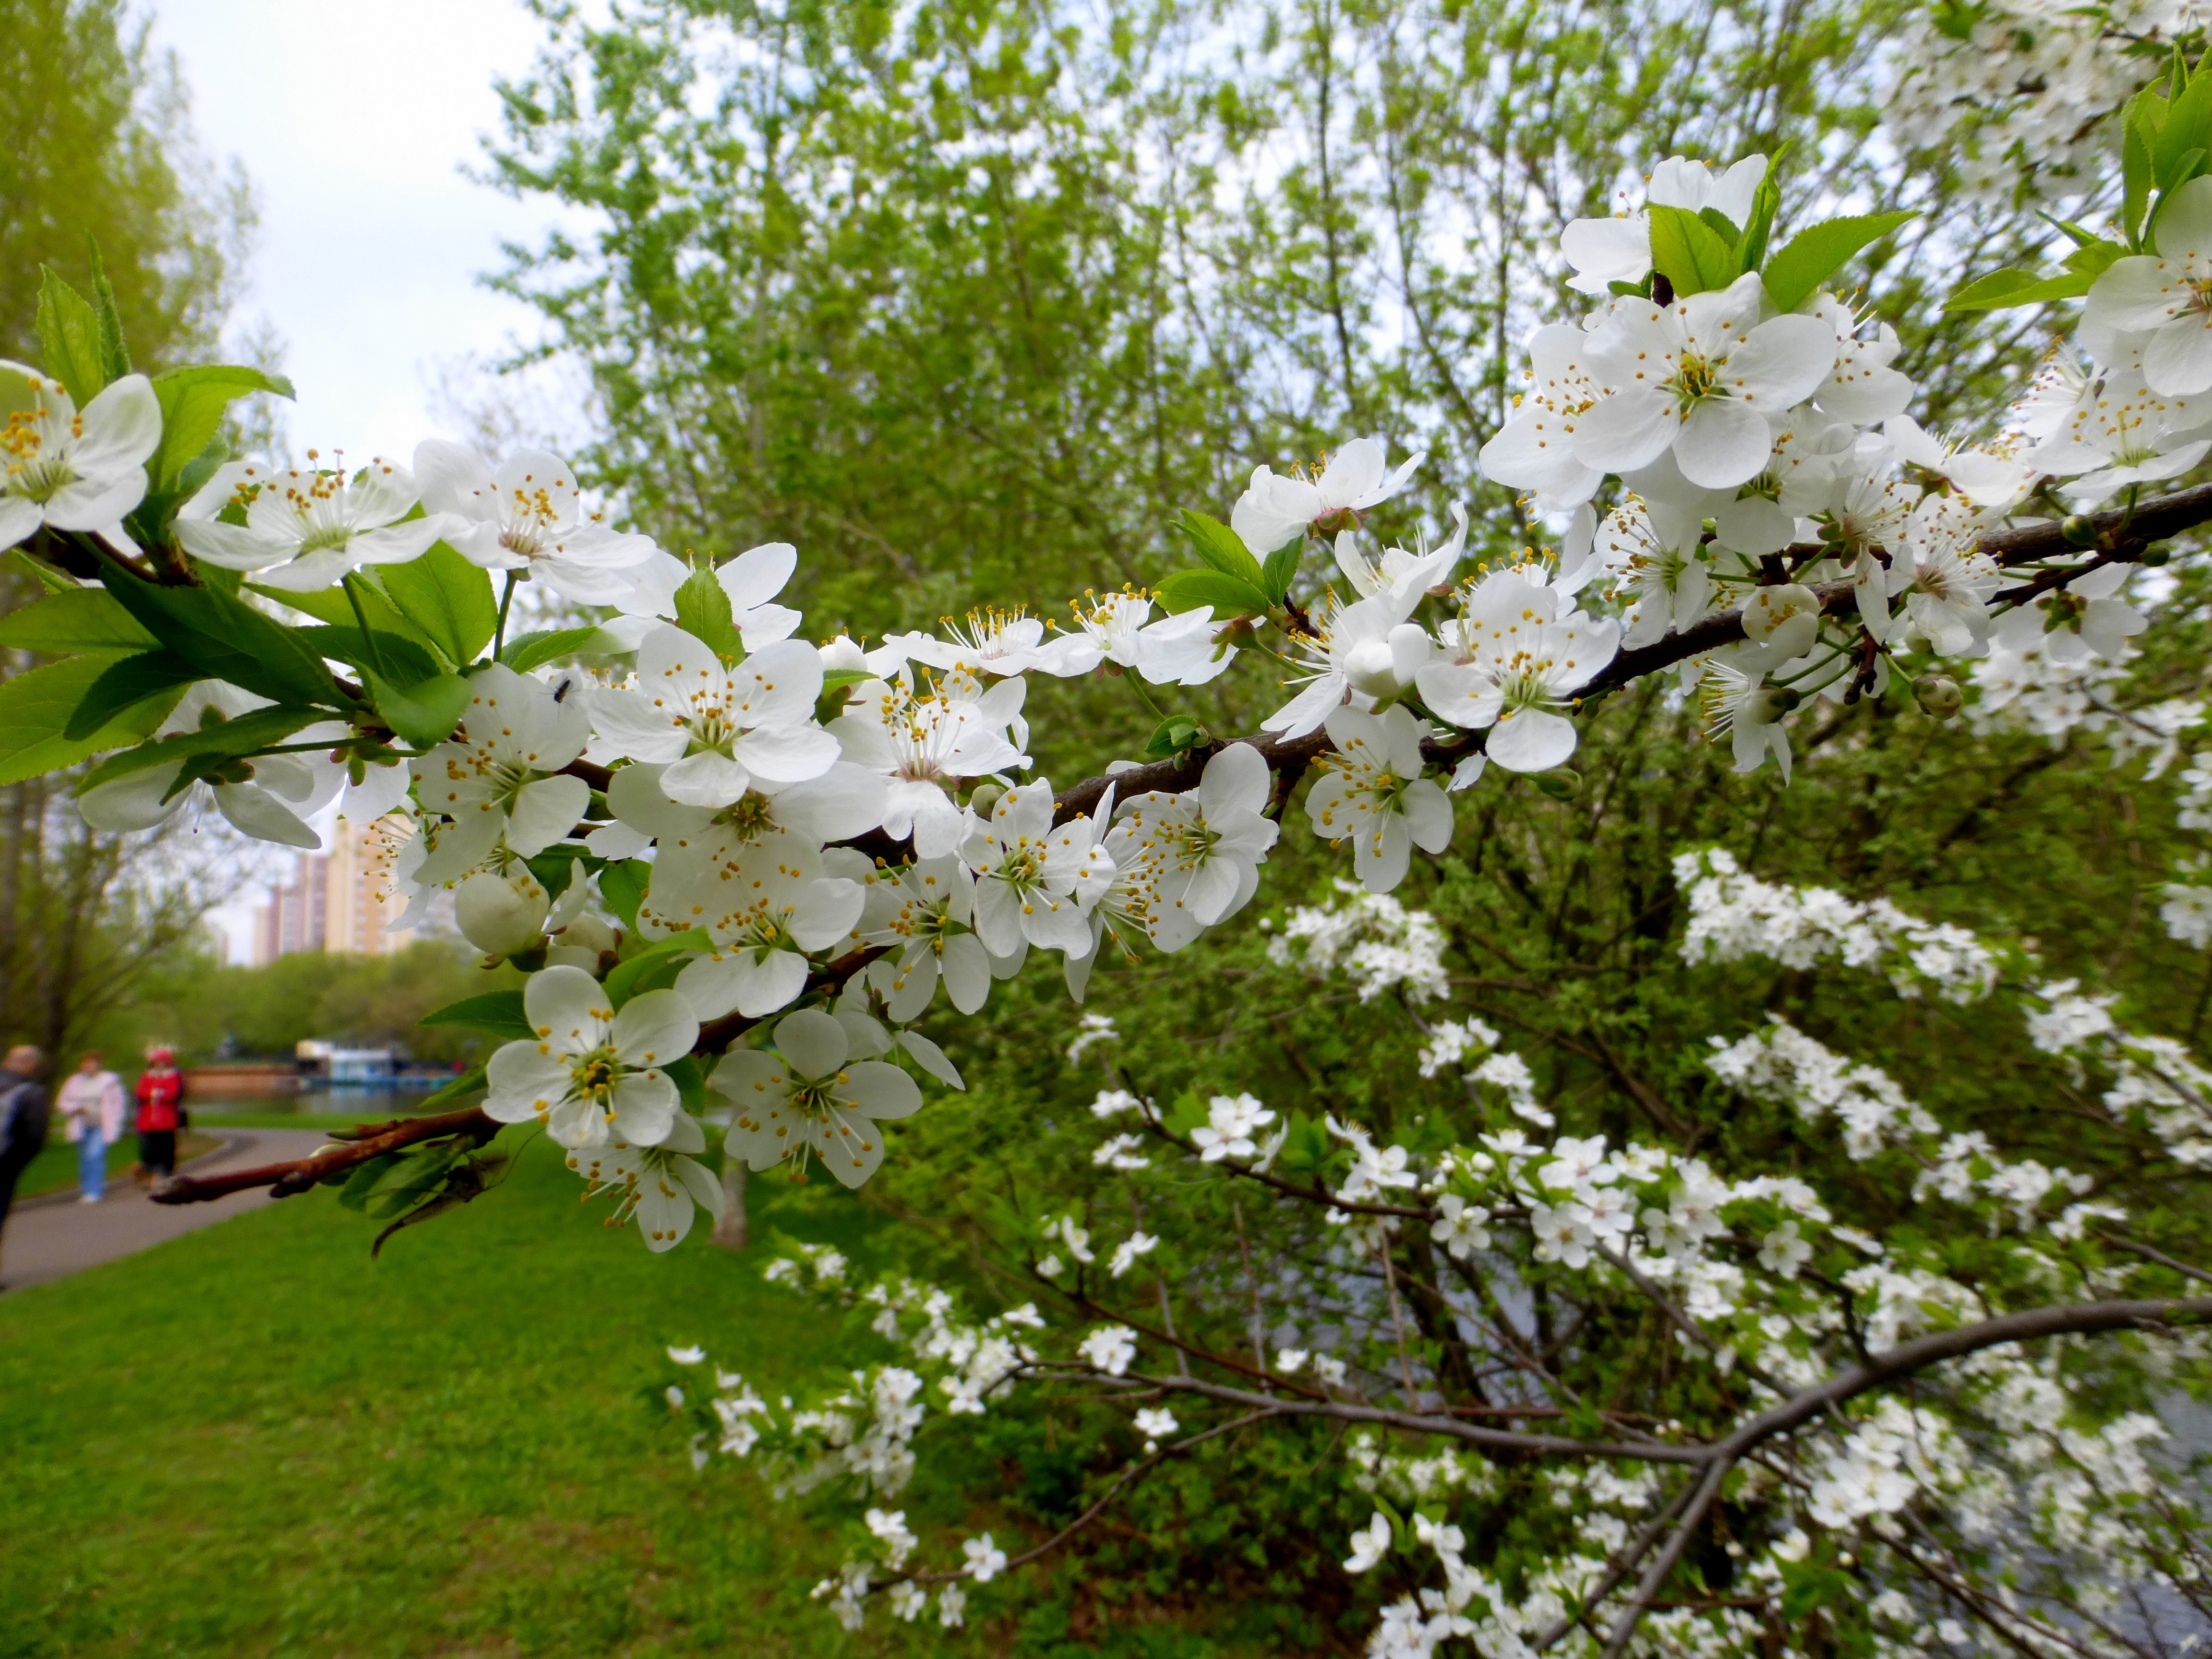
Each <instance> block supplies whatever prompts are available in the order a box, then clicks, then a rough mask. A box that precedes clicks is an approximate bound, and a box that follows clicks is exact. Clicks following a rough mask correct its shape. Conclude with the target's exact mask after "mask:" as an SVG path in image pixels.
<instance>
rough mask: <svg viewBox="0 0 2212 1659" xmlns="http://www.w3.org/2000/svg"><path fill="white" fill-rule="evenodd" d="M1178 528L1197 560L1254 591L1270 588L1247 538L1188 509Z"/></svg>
mask: <svg viewBox="0 0 2212 1659" xmlns="http://www.w3.org/2000/svg"><path fill="white" fill-rule="evenodd" d="M1176 529H1178V530H1180V531H1182V533H1183V534H1184V535H1185V536H1187V537H1188V538H1190V544H1191V547H1192V549H1193V550H1194V551H1195V552H1196V553H1197V555H1198V556H1199V557H1200V558H1201V559H1203V560H1204V561H1205V562H1206V563H1207V564H1209V565H1211V566H1212V568H1214V569H1216V570H1218V571H1219V572H1220V573H1221V574H1223V575H1225V576H1234V577H1236V578H1237V580H1239V581H1242V582H1243V583H1245V584H1246V585H1247V586H1251V587H1254V588H1264V587H1265V586H1267V582H1266V579H1265V578H1263V577H1262V576H1261V574H1260V562H1259V560H1257V559H1255V558H1254V557H1253V556H1252V550H1251V549H1250V548H1249V547H1247V546H1245V545H1244V538H1243V537H1242V536H1240V535H1238V534H1237V532H1235V531H1233V530H1231V528H1230V527H1229V526H1227V525H1225V524H1224V523H1222V522H1221V520H1218V519H1209V518H1208V517H1206V514H1205V513H1194V512H1192V511H1191V510H1190V509H1189V508H1188V507H1185V508H1184V509H1183V513H1182V518H1181V519H1180V520H1177V521H1176ZM1185 608H1186V609H1188V607H1187V606H1186V607H1185Z"/></svg>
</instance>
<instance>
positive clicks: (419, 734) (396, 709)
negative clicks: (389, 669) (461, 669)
mask: <svg viewBox="0 0 2212 1659" xmlns="http://www.w3.org/2000/svg"><path fill="white" fill-rule="evenodd" d="M363 678H364V679H365V680H366V681H367V683H368V691H369V695H370V696H372V697H373V698H374V700H375V703H376V712H377V713H378V714H381V715H382V716H383V717H384V720H385V723H386V725H388V726H391V728H392V731H394V732H397V733H398V735H399V736H401V737H403V738H406V739H407V741H408V742H410V743H411V744H414V745H415V746H416V748H418V749H428V748H429V747H431V746H432V745H433V744H440V743H443V742H444V741H445V740H446V739H447V738H450V737H452V736H453V728H454V727H455V726H459V724H460V722H461V716H462V715H464V714H467V713H468V711H469V698H470V696H471V692H470V690H469V683H468V682H467V681H466V680H465V679H463V678H461V677H460V676H459V675H458V674H434V675H432V676H431V677H430V678H428V679H424V680H417V681H415V682H413V683H412V684H398V683H396V682H394V681H392V680H388V679H386V678H384V677H383V676H382V675H380V674H378V673H375V672H374V671H369V672H367V673H365V674H364V675H363Z"/></svg>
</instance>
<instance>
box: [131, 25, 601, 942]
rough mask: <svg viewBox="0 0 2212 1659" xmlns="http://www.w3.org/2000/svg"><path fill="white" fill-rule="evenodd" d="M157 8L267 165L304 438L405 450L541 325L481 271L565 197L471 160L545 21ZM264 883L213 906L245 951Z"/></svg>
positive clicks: (295, 424)
mask: <svg viewBox="0 0 2212 1659" xmlns="http://www.w3.org/2000/svg"><path fill="white" fill-rule="evenodd" d="M140 12H141V15H150V16H151V17H152V19H153V22H154V38H155V43H156V45H157V46H163V47H168V48H172V49H173V50H174V51H175V52H176V53H177V56H178V58H179V63H180V66H181V68H182V70H183V73H184V79H185V84H186V86H187V87H188V88H189V89H190V92H191V100H192V123H193V125H194V126H195V128H196V129H197V131H198V132H199V135H200V137H201V139H202V141H203V142H204V143H205V145H206V146H207V148H208V149H209V150H210V152H211V153H212V154H213V155H216V157H217V158H220V159H222V160H223V161H228V158H230V157H236V158H237V159H238V160H239V161H241V162H243V163H244V164H245V167H246V172H247V173H249V174H250V175H251V176H252V181H253V185H254V188H255V191H256V194H257V197H258V204H259V207H260V213H261V228H260V237H259V242H258V246H257V248H256V249H255V252H254V254H253V258H252V264H251V267H250V270H249V271H248V276H249V278H250V282H251V288H250V290H249V292H248V293H247V294H246V297H245V301H244V303H243V305H242V306H241V307H240V313H241V315H242V317H244V318H246V319H252V318H254V317H256V316H265V317H266V318H267V319H268V320H269V321H270V323H271V324H273V325H275V327H276V331H277V333H278V334H279V335H280V336H281V337H283V342H284V365H283V366H284V368H285V369H286V371H287V372H288V373H289V374H290V375H291V377H292V379H293V380H294V381H295V383H296V385H297V386H298V388H299V393H300V398H299V402H298V404H297V405H296V406H295V407H294V408H293V409H292V410H291V411H290V418H289V432H290V436H291V441H292V444H293V447H294V448H295V451H299V450H304V449H306V448H307V447H310V446H314V447H320V448H323V449H324V450H325V452H327V451H328V450H331V449H337V448H343V450H344V451H345V452H346V453H347V454H348V455H349V456H352V457H358V458H359V459H362V460H366V459H368V457H369V456H370V455H372V454H377V453H388V454H392V455H394V456H397V457H398V458H401V459H404V458H405V457H407V456H408V455H410V454H411V453H413V451H414V447H415V445H416V442H417V441H419V440H421V439H422V438H424V437H427V436H429V435H433V434H434V433H437V432H439V431H440V430H441V423H440V421H439V419H438V417H437V416H436V414H435V412H434V411H435V408H436V405H437V398H436V395H435V386H436V384H437V381H438V377H439V374H440V370H441V366H442V365H446V364H460V363H463V362H465V361H466V360H467V359H469V358H470V357H471V356H474V357H476V358H478V359H483V360H489V359H490V358H492V357H494V356H496V355H498V354H499V353H500V352H501V349H503V348H504V347H505V346H506V345H507V343H508V342H509V341H510V340H511V339H513V338H517V337H520V338H525V339H529V338H535V337H536V328H535V324H534V321H533V318H532V313H530V312H529V311H528V310H527V309H526V307H522V306H520V305H519V304H517V303H516V302H514V301H511V300H507V299H505V298H502V297H501V296H500V295H495V294H491V293H489V292H487V291H486V290H485V289H483V288H482V287H481V286H480V285H479V284H478V283H477V280H476V279H477V276H478V274H479V273H481V272H483V271H486V270H492V269H494V268H495V267H496V266H497V265H498V264H500V263H501V260H500V253H499V244H500V242H501V239H502V238H513V239H517V240H524V241H530V240H535V239H536V236H537V235H538V234H539V233H541V232H542V231H543V230H544V228H546V227H547V226H548V225H549V224H550V223H551V222H553V218H552V215H551V213H550V210H548V209H547V208H546V207H545V206H544V205H543V204H528V203H518V202H514V201H511V200H509V199H507V197H502V196H501V195H499V194H498V193H497V192H496V191H491V190H489V189H487V188H485V187H484V186H483V185H477V184H473V183H471V182H470V181H469V180H468V179H466V178H465V177H464V176H463V175H462V169H463V168H464V167H470V166H473V165H475V164H476V162H477V160H478V157H479V155H480V154H481V151H480V147H479V140H480V138H481V137H483V136H484V135H486V134H489V133H492V132H494V131H495V130H496V129H497V126H498V122H499V113H498V100H497V99H496V98H495V96H494V94H493V92H492V82H493V80H494V78H495V76H501V75H517V74H520V73H521V72H522V71H523V70H526V68H527V67H528V66H529V64H530V61H531V57H532V49H533V47H534V46H535V45H536V43H537V41H538V38H539V31H538V25H537V24H536V22H535V21H533V20H532V18H531V17H530V15H528V14H527V13H526V11H525V10H524V9H522V7H521V6H520V4H517V3H514V0H379V3H377V4H374V5H364V4H362V3H361V0H351V3H346V4H340V3H337V0H157V3H143V4H142V5H141V7H140ZM554 414H555V416H556V419H557V416H558V414H559V411H558V410H556V411H554ZM554 429H555V430H556V431H558V430H574V426H573V425H572V424H570V423H569V422H565V421H564V422H559V423H558V424H557V425H556V426H555V428H554ZM452 435H455V436H459V434H452ZM288 862H289V860H288ZM260 898H261V895H260V894H259V893H258V892H253V893H250V894H249V895H248V896H246V898H244V899H243V900H242V901H241V902H240V903H238V904H235V905H233V906H231V907H228V908H227V909H225V910H224V911H222V912H220V913H218V914H217V915H216V916H215V917H214V918H213V921H215V923H216V926H217V927H220V928H222V931H223V932H224V933H225V934H226V935H227V936H228V937H229V938H230V939H231V940H232V951H233V956H234V959H235V958H237V957H239V956H240V953H241V951H242V947H243V945H244V942H245V938H246V929H247V928H248V927H250V926H251V924H252V909H253V906H254V905H255V904H256V903H258V902H260Z"/></svg>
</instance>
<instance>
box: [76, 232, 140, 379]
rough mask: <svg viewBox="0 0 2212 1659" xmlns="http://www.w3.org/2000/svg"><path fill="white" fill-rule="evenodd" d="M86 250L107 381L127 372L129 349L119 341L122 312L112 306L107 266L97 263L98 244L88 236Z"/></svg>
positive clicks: (103, 373) (112, 287)
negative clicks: (90, 268) (89, 260)
mask: <svg viewBox="0 0 2212 1659" xmlns="http://www.w3.org/2000/svg"><path fill="white" fill-rule="evenodd" d="M85 240H86V241H87V242H88V244H89V246H88V252H89V253H90V254H91V256H92V308H93V313H94V315H95V316H96V317H97V318H98V319H99V322H100V373H101V374H102V375H104V376H105V377H106V379H107V380H111V381H112V380H121V379H122V378H123V377H124V376H125V375H126V374H129V373H130V372H131V348H130V347H128V346H126V345H125V344H124V343H123V313H121V312H119V311H118V310H117V309H116V308H115V285H114V284H113V283H111V282H109V281H108V280H107V268H106V266H105V265H103V264H100V244H99V243H97V242H94V241H93V240H92V239H91V238H90V237H87V238H86V239H85Z"/></svg>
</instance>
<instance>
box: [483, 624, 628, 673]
mask: <svg viewBox="0 0 2212 1659" xmlns="http://www.w3.org/2000/svg"><path fill="white" fill-rule="evenodd" d="M597 638H599V629H597V628H541V629H536V630H534V631H533V632H531V633H528V634H518V635H515V636H514V637H513V639H511V640H509V641H507V648H506V649H505V650H503V651H501V653H500V655H499V659H500V660H501V662H503V663H505V664H506V665H507V666H508V667H509V668H512V669H513V671H515V672H516V673H518V674H527V673H528V672H529V671H531V670H532V669H533V668H542V667H544V665H546V664H547V663H549V662H551V661H553V660H554V659H556V658H559V657H566V656H570V655H573V654H574V653H576V652H579V651H589V650H594V649H597V648H598V647H594V646H592V644H591V643H590V641H592V640H594V639H597ZM613 643H614V641H612V640H611V639H610V640H609V641H607V644H608V645H609V646H610V647H611V646H612V645H613Z"/></svg>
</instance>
